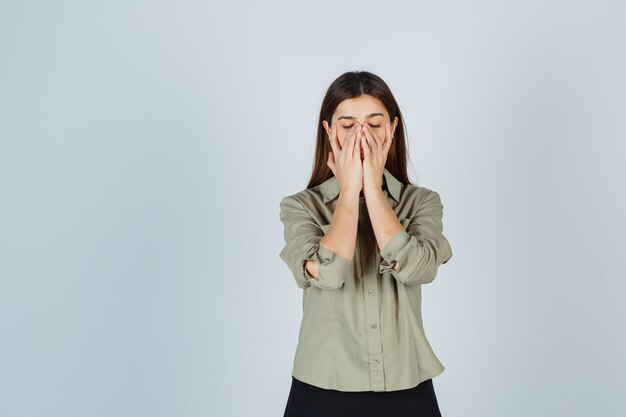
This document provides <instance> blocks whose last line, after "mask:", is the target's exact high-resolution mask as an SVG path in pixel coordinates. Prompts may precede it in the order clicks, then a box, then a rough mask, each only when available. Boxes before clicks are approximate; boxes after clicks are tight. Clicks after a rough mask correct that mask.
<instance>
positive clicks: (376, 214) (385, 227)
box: [366, 189, 404, 269]
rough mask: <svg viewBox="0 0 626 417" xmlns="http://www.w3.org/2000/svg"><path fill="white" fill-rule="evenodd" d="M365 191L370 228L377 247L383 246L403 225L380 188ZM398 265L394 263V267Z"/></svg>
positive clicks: (396, 267) (402, 228)
mask: <svg viewBox="0 0 626 417" xmlns="http://www.w3.org/2000/svg"><path fill="white" fill-rule="evenodd" d="M366 192H367V198H366V202H367V211H368V213H369V216H370V220H371V222H372V229H373V230H374V234H375V236H376V241H377V242H378V247H379V248H384V247H385V245H386V244H387V243H388V242H389V241H390V240H391V238H392V237H394V236H395V235H396V234H397V233H398V232H401V231H402V230H404V226H402V224H401V223H400V222H399V221H398V217H397V216H396V214H395V213H394V211H393V209H392V208H391V206H390V205H389V202H388V201H387V197H386V196H385V194H384V192H383V190H382V189H371V190H367V191H366ZM398 267H399V265H396V266H395V269H398Z"/></svg>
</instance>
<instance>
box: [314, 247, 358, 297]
mask: <svg viewBox="0 0 626 417" xmlns="http://www.w3.org/2000/svg"><path fill="white" fill-rule="evenodd" d="M312 249H313V250H314V251H312V252H313V253H311V254H310V256H309V257H308V258H307V260H308V259H313V260H314V261H316V262H317V263H318V264H319V265H320V267H319V270H318V273H317V276H318V278H317V279H315V278H313V276H312V275H310V274H309V271H308V270H307V269H306V260H305V261H304V262H302V271H303V276H304V279H305V280H306V282H307V285H308V286H312V287H317V288H320V289H324V290H335V289H339V288H341V287H342V286H343V285H344V283H345V277H346V276H347V274H348V273H349V271H350V268H351V267H352V261H351V260H350V259H347V258H344V257H343V256H340V255H338V254H336V253H335V252H333V251H332V250H330V249H328V248H326V247H324V246H320V245H319V244H316V245H315V246H314V248H312Z"/></svg>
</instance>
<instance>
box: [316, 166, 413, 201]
mask: <svg viewBox="0 0 626 417" xmlns="http://www.w3.org/2000/svg"><path fill="white" fill-rule="evenodd" d="M385 188H386V189H387V191H389V194H390V195H391V196H392V197H393V199H394V200H396V202H398V203H399V202H400V191H402V183H401V182H400V181H399V180H398V179H397V178H396V177H394V176H393V175H392V174H391V172H389V170H388V169H387V168H385V172H384V175H383V189H385ZM319 190H320V192H321V193H322V198H323V201H324V203H327V202H329V201H330V200H332V199H334V198H335V197H337V196H338V195H339V180H338V179H337V177H336V176H334V175H333V176H332V177H330V178H329V179H327V180H326V181H324V182H323V183H321V184H320V185H319Z"/></svg>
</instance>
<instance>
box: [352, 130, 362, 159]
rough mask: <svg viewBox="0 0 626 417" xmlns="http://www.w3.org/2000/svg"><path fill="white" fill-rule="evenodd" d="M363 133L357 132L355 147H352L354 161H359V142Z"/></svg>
mask: <svg viewBox="0 0 626 417" xmlns="http://www.w3.org/2000/svg"><path fill="white" fill-rule="evenodd" d="M362 138H363V133H361V129H358V130H357V135H356V140H355V145H354V154H353V157H354V158H355V159H358V160H359V161H360V160H361V141H362V140H363V139H362Z"/></svg>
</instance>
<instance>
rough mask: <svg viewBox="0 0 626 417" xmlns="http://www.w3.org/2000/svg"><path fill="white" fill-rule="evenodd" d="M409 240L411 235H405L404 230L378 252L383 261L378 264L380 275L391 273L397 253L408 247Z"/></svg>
mask: <svg viewBox="0 0 626 417" xmlns="http://www.w3.org/2000/svg"><path fill="white" fill-rule="evenodd" d="M410 240H411V235H409V234H408V233H407V231H406V230H401V231H399V232H398V233H396V234H395V235H394V236H393V237H392V238H391V239H389V241H388V242H387V244H386V245H385V246H384V247H383V248H382V249H381V250H380V255H381V256H382V257H383V260H382V261H381V263H380V268H379V272H380V273H381V274H382V273H383V272H391V271H392V270H393V271H395V269H393V266H394V264H395V261H396V257H397V255H398V253H399V252H400V251H401V250H402V248H404V247H405V246H406V245H408V243H409V241H410Z"/></svg>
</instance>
